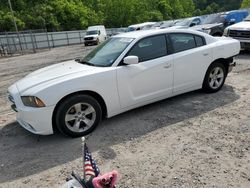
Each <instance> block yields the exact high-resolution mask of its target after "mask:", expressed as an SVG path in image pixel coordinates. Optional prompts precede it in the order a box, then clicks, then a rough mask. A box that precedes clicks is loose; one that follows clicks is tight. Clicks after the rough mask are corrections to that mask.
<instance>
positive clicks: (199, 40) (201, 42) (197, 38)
mask: <svg viewBox="0 0 250 188" xmlns="http://www.w3.org/2000/svg"><path fill="white" fill-rule="evenodd" d="M194 38H195V41H196V45H197V47H200V46H204V45H205V42H204V40H203V38H202V37H200V36H194Z"/></svg>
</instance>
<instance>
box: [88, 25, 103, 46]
mask: <svg viewBox="0 0 250 188" xmlns="http://www.w3.org/2000/svg"><path fill="white" fill-rule="evenodd" d="M106 38H107V32H106V29H105V26H104V25H96V26H90V27H88V29H87V32H86V35H85V36H84V44H85V45H86V46H88V45H90V44H99V43H101V42H103V41H105V40H106Z"/></svg>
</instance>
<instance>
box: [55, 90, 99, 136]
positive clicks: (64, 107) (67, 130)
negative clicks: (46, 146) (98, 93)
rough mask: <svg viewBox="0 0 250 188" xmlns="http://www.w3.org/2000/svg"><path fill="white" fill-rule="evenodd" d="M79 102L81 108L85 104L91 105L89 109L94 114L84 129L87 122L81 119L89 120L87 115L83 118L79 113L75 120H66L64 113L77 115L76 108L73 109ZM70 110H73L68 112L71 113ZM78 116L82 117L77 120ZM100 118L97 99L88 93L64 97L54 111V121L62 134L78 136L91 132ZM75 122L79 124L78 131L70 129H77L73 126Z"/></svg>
mask: <svg viewBox="0 0 250 188" xmlns="http://www.w3.org/2000/svg"><path fill="white" fill-rule="evenodd" d="M79 104H80V106H81V107H80V108H81V110H82V108H83V107H84V108H85V106H87V107H93V108H91V109H92V110H94V111H95V115H94V117H95V120H91V122H92V123H93V124H92V125H91V126H90V127H89V128H88V129H86V130H84V129H85V128H86V126H87V124H86V123H85V122H83V121H84V120H83V119H85V120H89V119H87V115H86V116H84V117H85V118H84V117H83V114H82V115H79V116H81V117H78V118H77V120H76V119H75V120H71V121H66V115H70V116H71V115H72V116H75V117H76V116H78V113H77V110H76V109H75V107H74V106H76V105H79ZM88 105H89V106H88ZM74 109H75V112H74ZM72 110H73V112H72V114H69V113H71V111H72ZM85 110H86V109H85ZM83 111H84V110H83ZM83 111H82V112H83ZM79 113H80V112H79ZM92 116H93V114H91V117H92ZM79 118H83V119H81V120H79ZM92 118H93V117H92ZM101 119H102V109H101V106H100V104H99V103H98V101H97V100H96V99H95V98H93V97H91V96H89V95H83V94H77V95H74V96H71V97H68V98H66V99H65V100H64V101H63V102H62V103H61V104H60V105H59V106H58V108H57V111H56V113H55V122H56V126H57V128H58V130H59V131H60V132H61V133H62V134H64V135H67V136H70V137H80V136H84V135H87V134H89V133H91V132H92V131H93V130H94V129H95V128H96V127H97V125H98V124H100V122H101ZM77 122H78V123H79V124H78V126H79V125H80V126H79V127H80V128H78V130H79V132H78V131H73V130H72V129H77V128H74V126H75V125H76V123H77ZM71 126H72V127H71ZM81 129H82V130H81Z"/></svg>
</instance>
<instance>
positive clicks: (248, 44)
mask: <svg viewBox="0 0 250 188" xmlns="http://www.w3.org/2000/svg"><path fill="white" fill-rule="evenodd" d="M224 36H227V37H232V38H234V39H237V40H239V41H240V43H241V48H242V49H246V50H250V15H249V16H248V17H247V18H246V19H245V20H244V21H242V22H240V23H237V24H234V25H231V26H229V27H227V28H226V29H225V30H224Z"/></svg>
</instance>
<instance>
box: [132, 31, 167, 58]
mask: <svg viewBox="0 0 250 188" xmlns="http://www.w3.org/2000/svg"><path fill="white" fill-rule="evenodd" d="M130 55H135V56H138V58H139V62H143V61H148V60H151V59H156V58H159V57H163V56H166V55H167V44H166V37H165V35H157V36H153V37H147V38H145V39H142V40H140V41H139V42H138V43H136V44H135V46H133V47H132V49H131V50H130V52H129V53H128V54H127V56H130Z"/></svg>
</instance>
